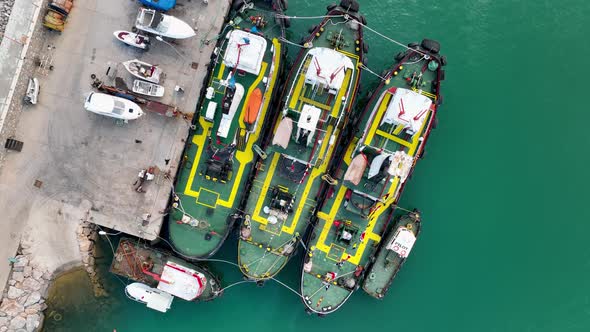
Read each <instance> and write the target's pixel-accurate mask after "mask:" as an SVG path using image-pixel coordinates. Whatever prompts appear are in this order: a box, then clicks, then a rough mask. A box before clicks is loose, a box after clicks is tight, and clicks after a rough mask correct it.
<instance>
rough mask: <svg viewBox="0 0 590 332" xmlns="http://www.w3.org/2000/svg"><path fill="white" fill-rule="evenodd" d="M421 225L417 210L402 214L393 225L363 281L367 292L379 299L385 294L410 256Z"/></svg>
mask: <svg viewBox="0 0 590 332" xmlns="http://www.w3.org/2000/svg"><path fill="white" fill-rule="evenodd" d="M421 226H422V224H421V223H420V213H419V212H418V211H416V210H415V211H413V212H409V213H407V214H405V215H403V216H401V217H400V218H399V219H398V220H397V222H396V223H395V224H394V225H393V227H391V229H390V230H389V235H388V236H387V238H386V239H385V241H384V242H383V244H382V245H381V247H380V248H379V250H378V251H377V256H375V259H374V260H375V261H374V262H373V263H372V265H371V267H370V268H369V270H368V271H367V277H365V281H364V282H363V290H364V291H365V292H366V293H367V294H369V295H371V296H373V297H375V298H378V299H382V298H383V297H384V296H385V293H387V290H388V289H389V286H390V285H391V283H392V282H393V278H395V276H396V275H397V272H398V271H399V270H400V269H401V267H402V265H403V264H404V262H405V261H406V258H408V255H409V254H410V251H411V250H412V247H413V246H414V243H415V242H416V239H417V238H418V235H419V234H420V228H421Z"/></svg>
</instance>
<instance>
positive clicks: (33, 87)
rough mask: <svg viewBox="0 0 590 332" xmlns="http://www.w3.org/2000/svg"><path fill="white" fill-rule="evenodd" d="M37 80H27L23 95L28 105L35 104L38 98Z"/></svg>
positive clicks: (38, 87)
mask: <svg viewBox="0 0 590 332" xmlns="http://www.w3.org/2000/svg"><path fill="white" fill-rule="evenodd" d="M39 89H40V86H39V80H38V79H37V78H36V77H33V78H29V85H28V86H27V93H26V94H25V101H26V102H27V103H30V104H33V105H35V104H37V97H38V96H39Z"/></svg>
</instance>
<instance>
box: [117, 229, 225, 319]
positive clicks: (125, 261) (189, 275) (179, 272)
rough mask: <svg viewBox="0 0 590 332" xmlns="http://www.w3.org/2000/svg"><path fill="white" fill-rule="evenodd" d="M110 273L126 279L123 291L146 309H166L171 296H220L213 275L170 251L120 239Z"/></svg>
mask: <svg viewBox="0 0 590 332" xmlns="http://www.w3.org/2000/svg"><path fill="white" fill-rule="evenodd" d="M110 271H111V273H114V274H118V275H120V276H123V277H125V278H129V279H131V280H133V281H136V282H135V283H132V284H129V285H128V286H127V287H126V289H125V293H126V294H127V296H128V297H130V298H131V299H133V300H135V301H138V302H141V303H144V304H146V305H147V306H148V308H150V309H154V310H158V311H162V312H166V311H167V310H168V309H170V305H171V304H172V300H173V297H178V298H181V299H183V300H186V301H196V302H200V301H210V300H213V299H214V298H216V297H218V296H220V295H221V285H220V283H219V280H218V279H217V277H216V276H215V275H213V274H212V273H211V272H209V270H208V269H206V268H205V267H202V266H196V265H192V264H190V263H187V262H185V261H183V260H181V259H178V258H176V257H174V256H173V255H171V254H170V253H168V252H166V251H163V250H158V249H155V248H152V247H149V246H147V245H145V244H140V243H139V241H137V240H133V239H129V238H122V239H121V240H120V241H119V245H118V247H117V250H116V251H115V254H114V257H113V262H112V264H111V268H110Z"/></svg>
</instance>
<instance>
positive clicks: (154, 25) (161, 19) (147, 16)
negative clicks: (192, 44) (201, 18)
mask: <svg viewBox="0 0 590 332" xmlns="http://www.w3.org/2000/svg"><path fill="white" fill-rule="evenodd" d="M135 27H136V28H137V29H139V30H142V31H145V32H149V33H153V34H155V35H159V36H162V37H168V38H172V39H184V38H190V37H192V36H194V35H195V31H194V30H193V28H191V26H190V25H188V24H187V23H186V22H184V21H183V20H180V19H178V18H176V17H174V16H170V15H166V14H162V13H160V12H158V11H156V10H154V9H147V8H140V9H139V13H137V18H136V20H135Z"/></svg>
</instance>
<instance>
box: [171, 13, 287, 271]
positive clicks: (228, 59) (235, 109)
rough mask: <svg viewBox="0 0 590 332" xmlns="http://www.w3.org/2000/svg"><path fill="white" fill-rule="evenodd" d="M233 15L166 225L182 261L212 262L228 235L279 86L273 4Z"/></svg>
mask: <svg viewBox="0 0 590 332" xmlns="http://www.w3.org/2000/svg"><path fill="white" fill-rule="evenodd" d="M254 4H256V5H254ZM233 8H234V11H233V12H232V13H233V16H232V17H233V18H232V20H231V21H230V23H231V24H228V25H226V26H225V27H224V28H223V30H222V33H221V35H220V40H219V41H218V43H217V47H216V48H215V49H214V51H213V54H212V58H211V68H212V70H211V71H210V72H209V77H208V78H206V84H205V87H204V90H203V91H202V94H201V98H200V104H199V105H198V107H197V110H198V111H197V114H196V116H195V119H194V122H193V128H194V129H193V130H191V132H190V134H189V137H188V144H187V146H186V147H185V151H184V157H183V158H184V159H183V162H182V163H181V167H180V169H179V173H178V175H177V178H176V184H175V193H174V194H173V200H172V211H171V214H170V217H169V219H168V221H169V222H168V225H169V227H168V229H169V237H170V242H171V243H172V245H173V246H174V247H175V249H176V251H177V252H179V253H181V254H182V255H183V256H184V257H185V258H187V259H189V260H202V259H207V258H209V257H211V256H212V255H213V254H215V252H217V250H218V249H219V248H220V247H221V245H222V244H223V242H224V241H225V240H226V238H227V237H228V235H229V233H230V231H231V230H232V228H233V226H234V223H235V221H236V215H235V213H236V212H237V211H238V210H239V209H240V208H241V204H242V200H243V199H244V194H245V193H246V192H247V191H248V189H247V186H248V179H249V175H250V173H251V171H252V167H253V165H254V164H255V163H256V160H257V159H258V158H259V154H258V152H259V151H260V149H259V144H260V141H261V138H262V137H263V135H262V134H263V132H264V130H265V128H266V127H267V122H269V123H270V121H267V119H268V118H270V117H272V116H273V114H271V113H272V108H271V105H273V103H274V102H275V99H276V98H275V96H276V95H277V94H278V93H277V91H278V90H279V89H278V85H279V80H280V79H281V74H280V73H281V69H282V67H283V56H284V47H283V45H282V44H281V42H280V41H279V38H282V37H283V34H284V29H283V26H282V25H281V24H278V25H277V24H275V21H274V17H275V16H274V13H275V12H279V13H281V12H282V9H281V7H280V3H274V4H272V5H269V4H267V2H266V1H260V2H249V3H247V4H245V3H242V4H241V5H240V6H237V5H236V4H234V6H233ZM273 9H274V11H273ZM279 23H280V22H279Z"/></svg>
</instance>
